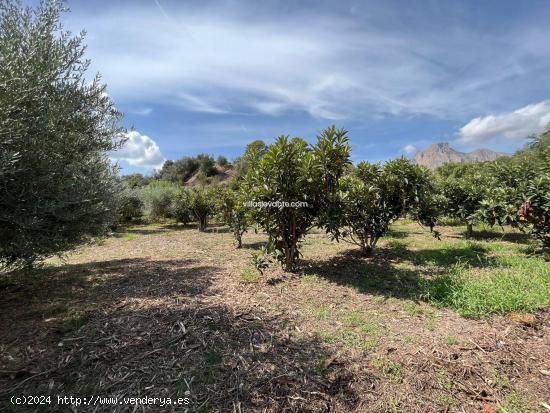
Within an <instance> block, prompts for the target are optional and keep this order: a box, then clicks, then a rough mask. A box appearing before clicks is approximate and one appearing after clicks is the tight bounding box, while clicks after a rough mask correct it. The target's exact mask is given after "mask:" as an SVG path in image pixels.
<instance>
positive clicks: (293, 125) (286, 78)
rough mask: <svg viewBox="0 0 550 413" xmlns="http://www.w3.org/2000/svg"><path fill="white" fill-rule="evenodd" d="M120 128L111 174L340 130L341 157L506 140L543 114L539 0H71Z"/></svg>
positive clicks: (545, 10)
mask: <svg viewBox="0 0 550 413" xmlns="http://www.w3.org/2000/svg"><path fill="white" fill-rule="evenodd" d="M68 5H69V7H70V9H71V12H70V13H68V14H66V15H65V16H64V17H63V21H64V24H65V26H66V27H67V28H69V29H70V30H72V31H74V32H78V31H80V30H81V29H86V31H87V37H86V43H87V44H88V50H87V56H88V58H90V59H91V60H92V70H93V71H94V72H95V71H97V72H100V73H101V74H102V76H103V80H104V81H105V82H106V83H107V85H108V92H109V95H110V96H111V97H112V98H113V100H114V101H115V102H116V104H117V106H118V107H119V109H120V110H122V111H123V112H124V113H125V118H124V125H125V126H127V127H133V128H134V129H135V131H134V132H133V133H132V134H131V135H130V141H129V143H128V146H127V147H126V148H124V149H123V150H121V151H120V152H119V153H118V154H115V155H114V157H115V158H118V159H119V163H120V165H121V166H122V167H123V173H130V172H135V171H137V172H143V173H147V172H151V171H152V170H153V169H154V168H155V167H158V166H159V165H161V164H162V161H163V160H164V159H177V158H179V157H182V156H185V155H195V154H197V153H201V152H207V153H211V154H212V155H214V156H217V155H219V154H223V155H226V156H227V157H229V158H234V157H236V156H238V155H239V154H241V153H242V151H243V149H244V147H245V145H246V144H247V143H248V142H250V141H252V140H254V139H264V140H266V141H268V142H269V141H270V140H272V139H273V138H274V137H276V136H278V135H281V134H285V135H286V134H288V135H292V136H301V137H304V138H305V139H307V140H309V141H314V140H315V136H316V134H317V133H318V132H319V131H320V130H321V129H323V128H324V127H326V126H328V125H331V124H336V125H337V126H339V127H345V128H346V129H347V130H349V136H350V138H351V143H352V146H353V160H354V161H357V160H360V159H367V160H370V161H376V160H384V159H389V158H393V157H396V156H400V155H401V154H404V153H405V154H409V155H411V154H413V153H414V151H415V150H417V149H424V148H425V147H427V146H428V145H429V144H431V143H435V142H440V141H449V142H450V143H451V145H452V146H454V147H456V148H457V149H460V150H472V149H475V148H479V147H487V148H490V149H494V150H499V151H507V152H511V151H513V150H515V149H517V148H518V147H519V146H521V145H522V144H523V143H524V142H525V138H526V136H528V135H529V134H531V133H538V132H540V131H541V130H542V128H543V127H544V125H545V124H547V123H548V122H550V100H549V99H550V76H548V73H550V24H548V21H550V7H548V2H547V1H545V0H540V1H536V0H527V1H521V2H519V1H504V0H498V1H496V0H495V1H490V0H485V1H478V0H472V1H460V2H458V1H436V0H433V1H415V0H411V1H392V0H389V1H388V0H385V1H322V0H321V1H318V0H317V1H296V2H294V1H273V0H272V1H246V0H238V1H235V0H234V1H172V0H149V1H103V0H94V1H83V0H78V1H77V0H73V1H69V2H68Z"/></svg>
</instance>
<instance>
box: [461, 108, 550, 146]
mask: <svg viewBox="0 0 550 413" xmlns="http://www.w3.org/2000/svg"><path fill="white" fill-rule="evenodd" d="M548 125H550V101H543V102H539V103H535V104H532V105H527V106H524V107H522V108H520V109H517V110H514V111H512V112H507V113H501V114H498V115H488V116H483V117H477V118H475V119H472V120H471V121H469V122H468V123H467V124H466V125H464V126H463V127H461V128H460V130H459V139H458V140H459V142H461V143H467V144H470V143H481V142H485V141H488V140H490V139H494V138H504V139H509V140H516V141H523V140H525V139H526V138H528V137H529V136H530V135H533V134H538V133H540V132H542V131H543V130H544V129H545V127H547V126H548Z"/></svg>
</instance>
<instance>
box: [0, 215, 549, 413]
mask: <svg viewBox="0 0 550 413" xmlns="http://www.w3.org/2000/svg"><path fill="white" fill-rule="evenodd" d="M403 228H404V230H402V231H401V232H396V233H395V234H394V235H393V236H394V238H390V239H388V240H386V241H385V242H383V243H382V245H381V247H380V250H379V252H378V254H377V255H376V256H375V257H374V258H372V259H365V258H362V257H360V256H358V255H357V253H356V249H355V248H353V247H352V246H350V245H347V244H336V243H333V242H330V240H329V239H328V238H327V237H326V235H324V234H322V233H313V234H311V235H309V236H308V238H307V240H306V242H305V243H304V247H303V253H304V256H303V260H302V262H301V266H300V268H299V271H297V273H295V274H289V273H284V272H283V271H282V270H281V269H279V268H278V267H277V266H275V265H273V266H272V267H270V268H269V269H268V270H267V271H266V273H265V274H264V275H263V276H258V275H257V274H256V273H255V272H254V270H253V269H252V267H251V266H250V255H251V252H252V251H254V250H255V249H258V248H260V246H261V245H262V242H264V241H265V236H263V235H262V234H254V233H248V234H245V236H244V243H243V244H244V245H243V248H242V249H240V250H237V249H235V248H234V246H233V243H232V240H231V234H230V233H228V232H227V230H226V229H224V228H223V227H219V228H218V227H216V228H213V229H209V231H208V232H207V233H206V234H200V235H199V233H198V232H197V231H196V230H195V229H194V228H183V227H181V226H180V227H176V226H173V225H154V226H136V227H132V228H130V229H128V230H127V231H126V232H124V233H122V234H118V236H117V237H113V238H109V239H106V240H104V241H102V242H99V243H98V244H97V245H91V246H87V247H83V248H81V249H79V250H78V251H76V252H75V253H72V254H70V255H69V256H68V257H67V258H66V260H65V261H63V262H62V261H59V260H52V261H51V262H49V263H48V264H47V265H46V266H45V267H43V268H40V269H37V270H34V271H33V273H32V274H27V275H17V276H11V277H5V279H3V280H2V281H1V284H0V291H1V296H0V332H1V334H0V411H6V412H10V411H75V412H88V411H90V412H92V411H93V412H101V411H108V412H121V411H154V412H156V411H186V410H188V411H206V412H217V411H220V412H484V413H493V412H497V411H499V412H502V413H512V412H549V411H550V406H549V405H550V390H549V389H550V357H549V356H548V355H549V354H550V340H549V334H548V333H549V328H550V312H549V311H548V310H545V311H540V312H538V313H536V314H533V315H525V314H509V315H506V316H493V317H490V318H486V319H468V318H464V317H461V316H459V315H458V314H457V313H456V312H454V311H452V310H450V309H442V308H436V307H433V306H431V305H429V304H427V303H425V302H423V301H422V300H420V301H419V300H418V294H417V292H418V284H419V282H421V281H420V280H421V279H422V278H423V277H431V276H433V275H436V274H437V273H438V272H441V271H445V267H446V266H447V265H448V263H449V262H451V261H452V259H453V256H452V253H451V256H450V257H449V256H445V259H444V260H443V259H441V260H440V261H439V262H438V261H437V260H436V262H432V263H425V262H414V263H410V262H409V263H407V264H406V265H401V261H400V251H399V248H397V247H396V244H395V240H396V239H398V238H399V237H416V238H418V239H419V240H424V242H425V243H427V242H431V241H427V240H428V239H429V237H430V235H429V234H427V233H426V232H424V231H422V229H420V228H419V227H418V226H415V225H412V224H410V225H405V226H403ZM460 230H461V229H460V228H451V227H449V228H445V229H444V230H443V236H444V237H447V238H448V239H452V238H453V237H455V238H456V237H459V236H460ZM392 242H393V244H392ZM502 242H508V241H502ZM510 242H511V241H510ZM13 395H53V396H55V397H57V395H66V396H71V395H72V396H80V397H90V398H91V397H93V396H101V397H109V396H118V397H121V398H122V397H143V396H151V397H171V398H176V397H188V398H189V399H190V404H189V405H185V406H182V405H180V406H164V407H162V406H159V405H158V404H157V405H149V406H139V407H135V406H128V405H118V404H117V405H112V404H111V405H99V404H96V405H86V406H85V405H81V406H74V407H69V406H59V405H57V404H56V403H52V404H51V405H42V406H29V405H26V406H16V405H13V404H11V403H10V397H11V396H13Z"/></svg>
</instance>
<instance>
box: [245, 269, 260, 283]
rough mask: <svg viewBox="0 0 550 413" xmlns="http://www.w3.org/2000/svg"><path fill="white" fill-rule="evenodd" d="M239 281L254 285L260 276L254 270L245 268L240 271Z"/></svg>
mask: <svg viewBox="0 0 550 413" xmlns="http://www.w3.org/2000/svg"><path fill="white" fill-rule="evenodd" d="M240 277H241V281H242V282H244V283H247V284H251V283H256V282H258V281H259V280H260V274H259V273H258V271H257V270H256V269H255V268H252V267H246V268H245V269H244V270H242V271H241V275H240Z"/></svg>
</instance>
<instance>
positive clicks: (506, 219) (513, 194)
mask: <svg viewBox="0 0 550 413" xmlns="http://www.w3.org/2000/svg"><path fill="white" fill-rule="evenodd" d="M492 175H493V176H494V179H495V182H496V183H498V186H497V187H495V188H494V189H492V190H491V192H490V194H488V196H487V197H486V199H485V200H484V201H483V203H482V204H481V207H480V208H479V211H478V212H477V216H478V217H479V218H480V219H482V220H483V221H485V222H487V223H489V224H490V225H504V224H510V225H512V226H514V227H516V228H519V229H520V230H522V231H524V232H526V233H529V234H531V235H532V236H533V238H535V239H537V240H539V241H540V242H541V244H542V246H543V247H544V248H546V249H548V248H550V130H548V131H546V132H545V133H543V134H541V135H540V136H538V137H535V138H533V139H532V140H531V142H530V143H529V144H528V145H526V147H525V148H524V149H522V150H520V151H518V153H517V154H516V155H514V156H513V157H511V158H508V159H505V160H502V161H499V162H495V163H494V164H493V165H492Z"/></svg>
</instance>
